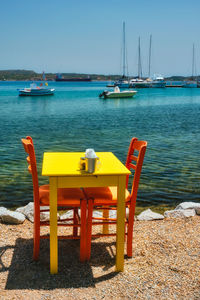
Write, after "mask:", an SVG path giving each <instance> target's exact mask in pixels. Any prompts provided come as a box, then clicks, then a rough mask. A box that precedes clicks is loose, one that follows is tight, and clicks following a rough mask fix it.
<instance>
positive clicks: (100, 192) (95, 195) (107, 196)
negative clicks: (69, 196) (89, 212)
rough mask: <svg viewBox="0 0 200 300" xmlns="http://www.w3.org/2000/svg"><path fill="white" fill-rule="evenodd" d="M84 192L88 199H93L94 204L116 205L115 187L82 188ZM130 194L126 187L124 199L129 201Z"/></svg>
mask: <svg viewBox="0 0 200 300" xmlns="http://www.w3.org/2000/svg"><path fill="white" fill-rule="evenodd" d="M84 192H85V194H86V196H87V198H88V199H94V205H103V204H104V203H105V205H112V204H113V205H114V204H115V205H116V203H117V187H115V186H110V187H101V188H84ZM130 198H131V195H130V193H129V191H128V190H127V189H126V195H125V201H126V202H128V201H130Z"/></svg>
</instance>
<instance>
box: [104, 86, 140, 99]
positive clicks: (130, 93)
mask: <svg viewBox="0 0 200 300" xmlns="http://www.w3.org/2000/svg"><path fill="white" fill-rule="evenodd" d="M136 93H137V91H134V90H129V91H122V92H121V91H120V89H119V87H118V86H116V87H115V88H114V91H113V92H110V91H104V92H103V93H101V94H100V95H99V97H100V98H101V97H104V99H106V98H132V97H133V96H134V95H135V94H136Z"/></svg>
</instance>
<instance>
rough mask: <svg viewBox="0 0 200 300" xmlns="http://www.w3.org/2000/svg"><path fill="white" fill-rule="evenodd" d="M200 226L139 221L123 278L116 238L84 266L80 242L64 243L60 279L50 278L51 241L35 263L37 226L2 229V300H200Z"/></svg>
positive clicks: (199, 220)
mask: <svg viewBox="0 0 200 300" xmlns="http://www.w3.org/2000/svg"><path fill="white" fill-rule="evenodd" d="M199 225H200V217H198V216H195V217H193V218H187V219H177V220H173V219H168V220H167V219H165V220H162V221H149V222H145V221H143V222H139V221H136V222H135V225H134V242H133V258H131V259H130V258H129V259H128V258H127V257H125V268H124V272H123V273H116V272H115V237H109V238H98V239H95V240H93V241H92V256H91V260H90V262H89V263H85V264H82V263H80V262H79V241H70V240H62V241H59V274H57V275H50V273H49V241H48V240H42V241H41V252H40V260H39V261H38V262H34V261H33V260H32V248H33V240H32V231H33V228H32V227H33V226H32V224H31V223H30V222H29V221H25V223H24V224H22V225H17V226H11V225H5V224H0V232H1V235H0V249H1V256H0V299H41V300H46V299H153V300H154V299H200V234H199ZM96 230H97V231H98V229H96ZM112 230H114V227H112V228H111V231H112ZM61 231H68V229H61Z"/></svg>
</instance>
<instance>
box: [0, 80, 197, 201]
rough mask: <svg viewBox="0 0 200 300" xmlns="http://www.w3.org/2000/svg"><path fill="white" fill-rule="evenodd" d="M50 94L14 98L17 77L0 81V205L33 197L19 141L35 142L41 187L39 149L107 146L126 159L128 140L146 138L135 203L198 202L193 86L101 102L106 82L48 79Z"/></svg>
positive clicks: (145, 90)
mask: <svg viewBox="0 0 200 300" xmlns="http://www.w3.org/2000/svg"><path fill="white" fill-rule="evenodd" d="M49 85H50V86H52V87H55V89H56V93H55V95H54V96H43V97H25V98H22V97H21V98H20V97H18V93H17V91H16V89H17V88H21V87H24V86H29V84H28V83H23V82H20V83H19V82H18V83H17V82H1V83H0V108H1V109H0V129H1V131H0V205H4V206H14V205H15V206H16V205H22V204H25V203H28V202H29V201H31V200H32V190H31V188H32V185H31V177H30V175H29V174H28V172H27V165H26V162H25V153H24V150H23V146H22V144H21V141H20V139H21V138H22V137H26V136H27V135H31V136H32V137H33V139H34V142H35V148H36V156H37V162H38V172H39V181H40V184H44V183H47V182H48V181H47V178H44V177H42V176H41V175H40V174H41V166H42V157H43V152H44V151H84V150H85V149H86V148H88V147H92V148H94V149H95V150H96V151H112V152H114V153H115V155H117V156H118V158H119V159H121V161H122V162H125V160H126V153H127V150H128V145H129V142H130V139H131V138H132V137H134V136H136V137H138V138H139V139H144V140H147V141H148V150H147V152H146V157H145V160H144V165H143V171H142V176H141V181H140V182H141V183H140V190H139V193H138V205H139V206H151V205H163V204H167V205H172V206H173V205H175V204H176V203H178V202H181V201H186V200H187V201H195V200H200V89H143V90H139V91H138V95H137V96H136V97H135V98H133V99H115V100H114V99H112V100H102V99H99V98H98V95H99V93H100V92H102V90H103V89H104V88H105V85H106V84H105V83H102V82H101V83H96V82H92V83H63V82H62V83H55V82H52V83H50V84H49Z"/></svg>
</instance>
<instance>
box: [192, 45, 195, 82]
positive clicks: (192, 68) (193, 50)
mask: <svg viewBox="0 0 200 300" xmlns="http://www.w3.org/2000/svg"><path fill="white" fill-rule="evenodd" d="M194 60H195V58H194V43H193V47H192V80H193V79H194Z"/></svg>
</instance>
